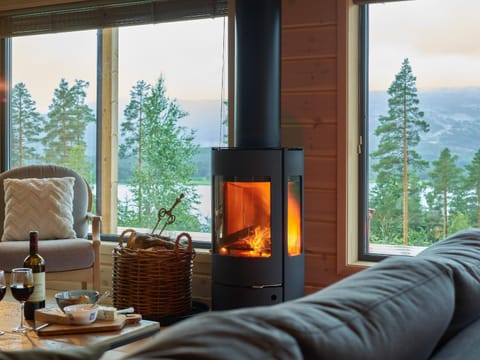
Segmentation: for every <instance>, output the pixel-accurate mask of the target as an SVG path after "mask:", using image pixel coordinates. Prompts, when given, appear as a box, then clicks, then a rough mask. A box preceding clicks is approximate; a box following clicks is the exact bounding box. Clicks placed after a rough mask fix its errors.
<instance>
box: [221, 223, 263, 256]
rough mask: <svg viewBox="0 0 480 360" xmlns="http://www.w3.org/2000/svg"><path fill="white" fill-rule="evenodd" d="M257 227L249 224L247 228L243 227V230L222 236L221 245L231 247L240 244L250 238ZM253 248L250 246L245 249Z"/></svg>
mask: <svg viewBox="0 0 480 360" xmlns="http://www.w3.org/2000/svg"><path fill="white" fill-rule="evenodd" d="M255 227H256V226H254V225H251V226H247V227H246V228H243V229H242V230H239V231H236V232H234V233H231V234H228V235H227V236H225V237H222V238H221V239H220V241H219V245H220V247H224V248H227V249H228V248H230V247H235V248H237V246H239V245H240V243H243V242H244V241H245V239H247V238H249V237H250V236H253V234H255ZM248 249H251V247H250V246H249V247H248V248H246V249H245V250H248Z"/></svg>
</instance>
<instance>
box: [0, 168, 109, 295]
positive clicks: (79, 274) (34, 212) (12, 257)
mask: <svg viewBox="0 0 480 360" xmlns="http://www.w3.org/2000/svg"><path fill="white" fill-rule="evenodd" d="M91 208H92V193H91V189H90V186H89V184H88V183H87V182H86V180H85V179H84V178H83V177H82V176H80V175H79V174H78V173H77V172H75V171H74V170H72V169H68V168H65V167H61V166H55V165H31V166H24V167H19V168H14V169H11V170H8V171H5V172H3V173H1V174H0V239H1V241H0V269H4V270H5V271H6V272H10V270H11V269H12V268H15V267H21V266H23V260H24V258H25V257H26V256H27V255H28V251H29V242H28V233H29V231H30V230H38V231H39V238H40V241H39V245H38V248H39V253H40V255H42V256H43V258H44V259H45V263H46V266H45V267H46V281H47V288H48V283H49V282H50V281H68V282H79V283H80V284H81V287H82V288H87V286H88V285H87V284H88V283H90V284H91V287H92V288H93V289H95V290H100V222H101V218H100V217H99V216H96V215H92V214H91V213H90V211H91ZM89 223H91V225H92V227H91V231H92V240H89V239H87V234H88V230H89ZM72 288H73V287H72Z"/></svg>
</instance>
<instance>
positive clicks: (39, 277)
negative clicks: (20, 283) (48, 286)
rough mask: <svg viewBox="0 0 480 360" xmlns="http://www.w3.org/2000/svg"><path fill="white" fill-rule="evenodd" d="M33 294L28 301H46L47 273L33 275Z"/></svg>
mask: <svg viewBox="0 0 480 360" xmlns="http://www.w3.org/2000/svg"><path fill="white" fill-rule="evenodd" d="M33 286H34V289H33V294H32V295H31V296H30V297H29V298H28V301H31V302H37V301H45V273H44V272H39V273H33Z"/></svg>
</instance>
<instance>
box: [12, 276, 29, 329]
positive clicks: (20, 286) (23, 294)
mask: <svg viewBox="0 0 480 360" xmlns="http://www.w3.org/2000/svg"><path fill="white" fill-rule="evenodd" d="M10 290H11V291H12V295H13V297H14V298H15V299H16V300H17V301H19V302H20V325H19V326H18V327H16V328H13V329H12V331H14V332H21V333H23V332H27V331H28V330H31V329H32V328H31V327H28V326H25V325H24V324H23V322H24V321H23V308H24V306H25V301H27V300H28V298H29V297H30V295H32V293H33V273H32V269H29V268H16V269H12V274H11V279H10Z"/></svg>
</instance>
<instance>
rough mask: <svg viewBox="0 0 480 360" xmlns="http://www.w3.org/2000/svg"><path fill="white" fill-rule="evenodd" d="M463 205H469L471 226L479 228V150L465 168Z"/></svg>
mask: <svg viewBox="0 0 480 360" xmlns="http://www.w3.org/2000/svg"><path fill="white" fill-rule="evenodd" d="M465 170H466V172H467V175H466V177H465V190H466V192H467V196H466V197H465V198H464V200H465V203H467V204H468V205H469V207H468V209H471V211H469V219H470V224H472V226H476V227H480V149H479V150H478V151H477V152H476V153H475V156H474V157H473V160H472V162H471V163H470V164H468V165H466V166H465Z"/></svg>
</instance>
